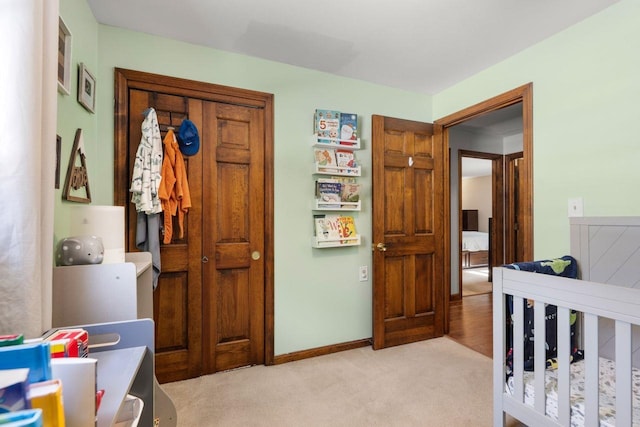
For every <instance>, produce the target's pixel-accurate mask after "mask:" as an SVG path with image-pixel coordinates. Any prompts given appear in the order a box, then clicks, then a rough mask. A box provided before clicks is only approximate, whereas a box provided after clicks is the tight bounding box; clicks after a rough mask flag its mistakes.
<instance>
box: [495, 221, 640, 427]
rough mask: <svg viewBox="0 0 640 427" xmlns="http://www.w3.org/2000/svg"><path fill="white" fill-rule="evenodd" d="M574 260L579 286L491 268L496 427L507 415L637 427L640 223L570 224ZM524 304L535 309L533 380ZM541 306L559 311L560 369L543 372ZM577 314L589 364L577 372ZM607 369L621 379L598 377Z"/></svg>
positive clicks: (533, 421)
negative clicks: (509, 354)
mask: <svg viewBox="0 0 640 427" xmlns="http://www.w3.org/2000/svg"><path fill="white" fill-rule="evenodd" d="M571 254H572V256H573V257H574V258H576V259H577V261H578V268H579V271H580V277H581V280H575V279H568V278H564V277H557V276H551V275H544V274H536V273H529V272H523V271H517V270H510V269H505V268H495V269H494V273H493V319H494V326H493V343H494V344H493V355H494V383H493V388H494V426H502V425H504V423H505V414H510V415H511V416H513V417H514V418H516V419H518V420H519V421H521V422H523V423H525V424H526V425H529V426H577V425H585V426H609V425H615V426H631V425H634V423H635V424H636V425H640V391H639V390H638V386H639V384H640V371H637V370H635V367H640V351H638V348H639V347H640V328H638V326H637V325H640V289H634V288H636V287H638V288H640V218H639V217H599V218H587V217H584V218H571ZM506 295H512V297H513V319H512V320H513V325H514V326H513V343H514V344H513V373H512V376H511V378H510V380H509V382H508V383H509V384H508V385H507V381H505V380H506V364H505V357H503V356H504V355H505V351H506V348H505V339H506V332H507V331H506V326H505V325H506V315H507V314H506V310H507V307H506V304H505V296H506ZM523 300H533V301H534V327H535V341H534V358H535V362H534V370H533V372H525V371H524V362H523V354H524V353H523V347H524V343H523V329H524V325H523V317H524V308H523ZM544 304H551V305H555V306H557V307H558V312H557V316H558V331H557V339H558V355H557V356H558V365H557V369H555V370H551V369H545V363H546V354H545V333H544V331H545V312H544ZM541 308H542V309H541ZM571 310H576V311H578V312H579V316H578V319H579V320H578V326H577V337H578V342H579V344H580V346H581V348H582V349H584V355H585V357H584V361H582V362H577V363H573V364H570V363H569V359H570V327H569V324H570V322H569V318H570V312H571ZM613 363H615V365H613ZM608 370H610V371H612V372H613V371H615V374H614V378H612V379H611V381H608V380H606V379H603V378H601V376H604V374H605V373H606V371H608ZM582 372H583V373H582ZM608 403H610V405H611V406H607V405H608Z"/></svg>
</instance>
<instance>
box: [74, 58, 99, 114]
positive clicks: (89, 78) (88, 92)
mask: <svg viewBox="0 0 640 427" xmlns="http://www.w3.org/2000/svg"><path fill="white" fill-rule="evenodd" d="M78 102H79V103H80V105H82V106H83V107H84V108H85V109H86V110H87V111H89V112H90V113H94V112H95V109H96V78H95V77H94V76H93V74H91V72H90V71H89V70H88V69H87V67H86V66H85V65H84V63H83V62H81V63H80V64H79V65H78Z"/></svg>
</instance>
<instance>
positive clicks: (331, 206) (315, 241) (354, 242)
mask: <svg viewBox="0 0 640 427" xmlns="http://www.w3.org/2000/svg"><path fill="white" fill-rule="evenodd" d="M311 146H312V147H314V148H316V147H320V148H330V149H340V150H349V151H356V150H359V149H360V148H361V141H360V138H358V139H356V140H342V139H334V138H321V137H319V136H318V135H317V134H314V135H313V136H312V143H311ZM313 174H314V175H325V176H345V177H359V176H361V175H362V167H361V166H360V165H358V166H357V167H353V168H350V167H344V166H340V167H338V166H335V167H334V166H326V165H320V164H319V163H318V162H315V163H314V169H313ZM361 209H362V200H358V201H357V202H339V203H338V202H333V201H332V202H323V201H322V200H319V199H317V198H316V199H315V200H314V204H313V208H312V210H314V211H320V212H338V213H339V212H343V211H346V212H349V211H351V212H354V211H360V210H361ZM361 244H362V238H361V236H360V235H359V234H357V235H355V236H353V237H349V238H345V239H339V240H326V239H322V238H318V237H317V236H313V237H312V238H311V246H312V247H313V248H318V249H323V248H343V247H348V246H360V245H361Z"/></svg>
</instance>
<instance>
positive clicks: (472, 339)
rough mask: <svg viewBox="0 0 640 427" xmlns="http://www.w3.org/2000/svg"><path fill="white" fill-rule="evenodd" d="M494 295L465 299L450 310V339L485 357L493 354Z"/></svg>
mask: <svg viewBox="0 0 640 427" xmlns="http://www.w3.org/2000/svg"><path fill="white" fill-rule="evenodd" d="M492 313H493V294H491V293H488V294H481V295H472V296H467V297H463V298H462V301H461V302H456V303H454V304H452V305H451V307H450V308H449V317H450V322H449V337H451V338H452V339H453V340H455V341H457V342H459V343H460V344H462V345H464V346H466V347H469V348H471V349H472V350H475V351H477V352H479V353H482V354H484V355H485V356H488V357H492V354H493V317H492Z"/></svg>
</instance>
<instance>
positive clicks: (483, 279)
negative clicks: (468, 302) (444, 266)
mask: <svg viewBox="0 0 640 427" xmlns="http://www.w3.org/2000/svg"><path fill="white" fill-rule="evenodd" d="M488 277H489V269H488V268H486V267H480V268H467V269H464V270H462V296H463V297H468V296H471V295H479V294H486V293H489V292H491V291H492V290H493V286H492V285H491V283H490V282H488V281H487V279H488Z"/></svg>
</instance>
